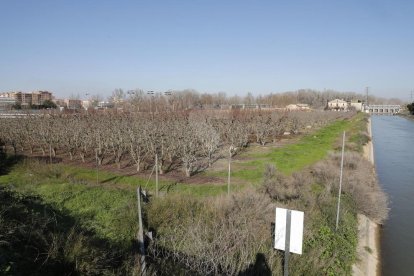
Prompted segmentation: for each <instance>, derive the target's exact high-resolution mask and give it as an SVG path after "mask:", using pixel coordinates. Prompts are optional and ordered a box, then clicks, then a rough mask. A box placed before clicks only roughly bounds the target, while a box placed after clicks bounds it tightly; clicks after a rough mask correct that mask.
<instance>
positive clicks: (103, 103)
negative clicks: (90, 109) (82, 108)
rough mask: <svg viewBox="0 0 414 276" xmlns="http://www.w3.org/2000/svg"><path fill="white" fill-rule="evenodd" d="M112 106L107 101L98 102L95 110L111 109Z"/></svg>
mask: <svg viewBox="0 0 414 276" xmlns="http://www.w3.org/2000/svg"><path fill="white" fill-rule="evenodd" d="M113 107H114V104H113V103H111V102H107V101H102V102H99V103H98V105H97V108H113Z"/></svg>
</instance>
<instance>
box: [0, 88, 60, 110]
mask: <svg viewBox="0 0 414 276" xmlns="http://www.w3.org/2000/svg"><path fill="white" fill-rule="evenodd" d="M0 97H2V98H4V97H6V98H11V99H14V100H15V101H16V104H19V105H21V106H23V107H24V106H31V105H35V106H37V105H42V104H43V103H44V102H45V101H46V100H52V93H51V92H48V91H34V92H31V93H25V92H20V91H18V92H5V93H0Z"/></svg>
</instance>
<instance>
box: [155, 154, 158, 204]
mask: <svg viewBox="0 0 414 276" xmlns="http://www.w3.org/2000/svg"><path fill="white" fill-rule="evenodd" d="M155 196H156V197H158V153H156V154H155Z"/></svg>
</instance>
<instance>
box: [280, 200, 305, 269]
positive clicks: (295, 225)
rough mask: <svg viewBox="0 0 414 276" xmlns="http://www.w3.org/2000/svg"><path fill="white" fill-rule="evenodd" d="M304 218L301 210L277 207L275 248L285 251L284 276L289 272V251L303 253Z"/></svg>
mask: <svg viewBox="0 0 414 276" xmlns="http://www.w3.org/2000/svg"><path fill="white" fill-rule="evenodd" d="M303 219H304V213H303V212H301V211H295V210H288V209H284V208H276V220H275V249H279V250H284V251H285V264H284V273H283V275H284V276H287V275H288V274H289V253H290V252H292V253H296V254H302V243H303Z"/></svg>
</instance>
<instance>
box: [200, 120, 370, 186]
mask: <svg viewBox="0 0 414 276" xmlns="http://www.w3.org/2000/svg"><path fill="white" fill-rule="evenodd" d="M363 116H364V114H358V115H357V116H355V117H354V118H353V119H351V120H346V121H345V120H341V121H336V122H334V123H332V124H331V125H329V126H327V127H325V128H322V129H321V130H318V131H316V132H314V133H312V134H309V135H306V136H304V137H302V138H301V139H300V140H299V141H298V142H297V143H295V144H290V145H287V146H284V147H281V148H275V149H272V150H271V151H270V152H262V151H261V152H257V151H255V150H254V148H253V147H252V148H249V149H248V150H247V151H246V152H243V153H241V154H240V158H241V161H238V162H234V163H233V164H232V168H233V169H232V178H233V179H235V180H239V181H248V182H250V183H255V184H258V183H260V182H261V181H262V176H263V171H264V168H265V166H266V165H267V164H274V165H276V168H277V169H278V170H279V171H281V172H282V173H284V174H286V175H289V174H292V173H293V172H296V171H300V170H302V169H303V168H305V167H307V166H310V165H312V164H314V163H316V162H317V161H319V160H322V159H323V158H324V157H326V155H327V154H328V152H329V151H332V150H334V149H335V143H336V142H337V141H338V140H339V139H340V137H341V134H342V132H343V131H344V130H346V131H349V130H350V129H351V128H355V129H360V127H361V126H362V124H364V122H363V118H364V117H363ZM355 123H357V124H358V125H357V126H356V127H355V126H353V125H354V124H355ZM365 125H366V124H365ZM206 175H211V176H221V177H225V176H226V175H227V171H226V170H222V171H215V172H206Z"/></svg>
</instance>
